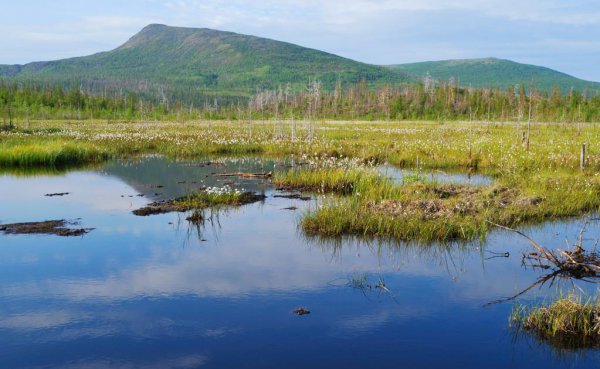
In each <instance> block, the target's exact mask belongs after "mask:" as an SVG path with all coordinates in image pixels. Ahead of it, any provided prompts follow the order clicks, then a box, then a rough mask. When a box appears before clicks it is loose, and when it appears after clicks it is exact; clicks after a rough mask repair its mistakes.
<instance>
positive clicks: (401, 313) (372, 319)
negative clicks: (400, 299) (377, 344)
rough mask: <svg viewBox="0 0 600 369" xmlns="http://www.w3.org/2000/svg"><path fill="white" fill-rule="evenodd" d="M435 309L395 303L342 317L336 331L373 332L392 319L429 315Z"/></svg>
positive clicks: (344, 334) (395, 320)
mask: <svg viewBox="0 0 600 369" xmlns="http://www.w3.org/2000/svg"><path fill="white" fill-rule="evenodd" d="M434 310H435V309H433V308H432V307H425V306H420V307H418V308H417V307H409V306H400V305H395V306H392V307H391V308H388V309H386V310H379V311H376V312H374V313H370V314H362V315H355V316H350V317H346V318H344V317H342V318H341V319H340V320H339V323H338V325H337V327H336V330H337V331H336V332H335V333H338V334H340V335H342V336H347V335H352V334H356V335H359V334H363V333H369V332H373V330H374V329H376V328H378V327H382V326H385V325H387V324H388V323H390V322H391V321H393V322H394V323H395V324H398V323H399V322H402V321H406V320H409V319H414V318H418V317H424V316H428V315H431V314H432V312H433V311H434Z"/></svg>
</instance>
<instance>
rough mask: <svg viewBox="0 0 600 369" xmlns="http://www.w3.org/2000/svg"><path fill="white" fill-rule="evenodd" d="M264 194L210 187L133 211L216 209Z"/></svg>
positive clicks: (256, 199)
mask: <svg viewBox="0 0 600 369" xmlns="http://www.w3.org/2000/svg"><path fill="white" fill-rule="evenodd" d="M264 199H265V195H263V194H256V193H253V192H249V191H243V190H234V189H231V188H229V187H227V186H226V187H222V188H216V187H211V188H207V189H204V190H201V191H199V192H197V193H194V194H191V195H188V196H184V197H180V198H177V199H173V200H167V201H159V202H154V203H151V204H149V205H148V206H145V207H143V208H141V209H137V210H134V211H133V214H135V215H138V216H147V215H154V214H164V213H171V212H186V211H191V210H193V211H196V212H197V211H199V210H203V209H207V208H210V209H213V210H218V209H220V208H222V207H227V206H241V205H245V204H251V203H254V202H258V201H262V200H264Z"/></svg>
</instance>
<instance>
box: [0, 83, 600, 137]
mask: <svg viewBox="0 0 600 369" xmlns="http://www.w3.org/2000/svg"><path fill="white" fill-rule="evenodd" d="M157 96H159V97H148V95H140V94H136V93H133V92H123V91H122V90H119V91H104V92H101V93H98V92H93V93H92V92H86V91H84V90H83V89H82V88H80V87H76V86H75V87H64V86H62V85H50V84H36V83H22V82H13V81H0V113H1V114H2V117H1V119H2V123H3V125H4V126H7V125H13V124H18V123H19V122H28V121H30V120H53V119H61V120H85V119H101V120H107V121H154V120H172V121H187V120H197V119H215V120H217V119H218V120H223V119H228V120H246V119H257V120H268V119H291V118H292V117H293V118H295V119H311V120H320V119H338V120H467V119H473V120H487V121H524V120H528V119H532V120H534V121H538V122H563V123H569V122H599V121H600V95H598V94H597V93H596V94H594V95H586V94H582V93H580V92H578V91H574V90H573V91H571V92H570V93H567V94H561V93H560V90H559V89H558V88H554V89H553V90H552V91H551V92H550V93H548V92H545V91H537V90H536V89H535V88H530V86H525V85H520V86H515V87H514V88H508V89H500V88H463V87H459V86H456V85H454V84H452V83H433V82H432V81H429V80H423V81H421V82H418V83H413V84H404V85H400V86H392V85H383V86H379V87H372V86H368V84H367V83H366V82H365V81H363V82H360V83H355V84H347V85H342V84H341V83H337V84H336V85H335V87H334V88H333V89H331V90H330V91H324V90H323V88H322V84H321V83H320V82H319V81H311V82H309V83H308V84H307V86H306V88H305V89H303V90H302V91H298V90H297V89H292V88H291V87H290V86H289V85H288V86H282V87H280V88H278V89H276V90H267V91H260V92H257V93H256V94H255V95H254V96H252V97H249V98H244V97H219V96H215V97H206V96H204V97H203V101H204V102H203V103H201V104H193V103H187V104H186V103H183V102H182V100H178V99H177V100H176V99H169V98H167V97H165V96H164V95H163V96H161V95H160V94H157Z"/></svg>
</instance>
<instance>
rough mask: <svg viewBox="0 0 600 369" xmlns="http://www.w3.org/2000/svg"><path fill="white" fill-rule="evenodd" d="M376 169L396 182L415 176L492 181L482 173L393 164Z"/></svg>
mask: <svg viewBox="0 0 600 369" xmlns="http://www.w3.org/2000/svg"><path fill="white" fill-rule="evenodd" d="M377 170H378V171H379V173H381V174H383V175H384V176H385V177H387V178H390V179H392V180H394V181H395V182H398V183H403V182H404V181H405V180H406V179H411V178H413V177H416V176H420V177H422V178H425V179H427V180H430V181H435V182H439V183H453V184H468V185H474V186H490V185H492V184H493V183H494V179H493V178H491V177H488V176H485V175H482V174H471V173H460V172H457V173H452V172H445V171H441V170H434V171H431V170H419V171H417V170H416V169H402V168H398V167H395V166H393V165H382V166H380V167H378V168H377Z"/></svg>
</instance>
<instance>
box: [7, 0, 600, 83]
mask: <svg viewBox="0 0 600 369" xmlns="http://www.w3.org/2000/svg"><path fill="white" fill-rule="evenodd" d="M0 1H1V2H2V6H1V11H0V34H1V35H2V36H3V37H0V50H2V51H1V52H0V64H15V63H19V64H21V63H26V62H31V61H40V60H53V59H60V58H65V57H71V56H81V55H88V54H92V53H95V52H99V51H106V50H110V49H113V48H115V47H117V46H119V45H120V44H122V43H123V42H125V41H126V40H127V39H128V38H129V37H131V36H132V35H133V34H135V33H136V32H138V31H139V30H140V29H141V28H142V27H144V26H145V25H147V24H150V23H163V24H168V25H173V26H185V27H208V28H215V29H220V30H227V31H233V32H239V33H245V34H252V35H256V36H262V37H269V38H273V39H277V40H282V41H288V42H293V43H296V44H299V45H302V46H308V47H312V48H316V49H320V50H324V51H328V52H331V53H334V54H338V55H342V56H345V57H349V58H352V59H356V60H359V61H363V62H368V63H374V64H396V63H406V62H415V61H425V60H441V59H454V58H477V57H488V56H495V57H500V58H506V59H512V60H515V61H519V62H524V63H531V64H537V65H544V66H547V67H550V68H554V69H557V70H560V71H563V72H565V73H568V74H572V75H574V76H577V77H580V78H584V79H590V80H596V81H600V67H599V66H600V0H587V1H584V0H537V1H534V0H478V1H477V0H448V1H441V0H412V1H409V0H379V1H372V0H343V1H342V0H330V1H327V0H320V1H319V0H303V1H299V0H278V1H275V0H264V1H242V0H228V1H223V0H169V1H166V0H120V1H117V0H104V1H85V2H84V1H81V0H78V1H75V0H30V1H18V2H17V1H8V0H0Z"/></svg>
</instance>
